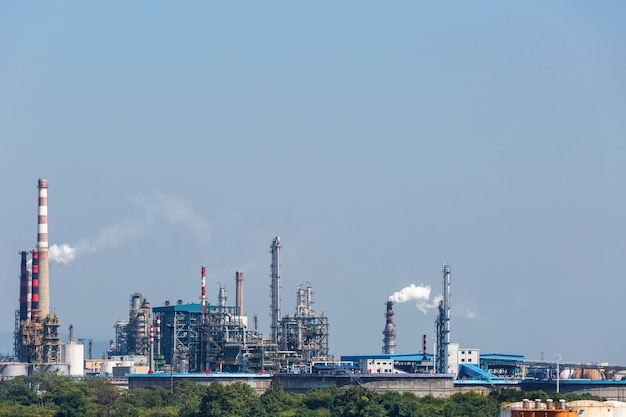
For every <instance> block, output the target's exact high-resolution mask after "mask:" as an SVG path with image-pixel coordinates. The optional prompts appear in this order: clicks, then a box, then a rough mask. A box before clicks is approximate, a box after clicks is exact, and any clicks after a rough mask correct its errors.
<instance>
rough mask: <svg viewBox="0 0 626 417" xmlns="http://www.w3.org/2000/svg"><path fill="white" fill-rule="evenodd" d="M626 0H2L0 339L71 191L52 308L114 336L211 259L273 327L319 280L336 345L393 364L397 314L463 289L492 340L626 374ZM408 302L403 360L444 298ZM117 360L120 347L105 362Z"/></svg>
mask: <svg viewBox="0 0 626 417" xmlns="http://www.w3.org/2000/svg"><path fill="white" fill-rule="evenodd" d="M625 9H626V6H624V5H623V4H622V3H621V2H602V3H589V2H578V1H574V2H571V1H568V2H565V1H556V2H550V3H547V4H546V3H545V2H534V1H531V2H523V3H520V4H510V3H509V4H503V3H501V2H450V3H440V2H439V3H429V2H395V3H392V4H389V3H388V2H386V3H383V2H370V1H365V2H353V1H347V2H310V3H301V2H263V3H261V2H257V3H251V4H243V3H226V2H188V3H185V4H182V5H181V4H174V3H171V2H131V3H128V2H100V3H95V2H91V3H84V2H55V3H47V2H39V3H37V2H32V3H14V2H13V3H9V2H7V3H3V4H2V5H1V6H0V52H1V53H0V138H1V143H2V147H1V151H0V173H1V175H0V187H1V190H2V195H3V196H4V198H3V204H2V205H1V206H0V230H1V231H2V233H1V234H0V275H1V276H2V279H3V282H4V285H3V288H4V291H2V292H1V293H0V333H3V334H5V337H4V340H5V341H4V342H3V343H4V345H0V352H10V351H11V349H12V339H11V336H10V334H11V332H12V331H13V328H14V311H15V310H16V309H17V308H18V296H19V281H18V275H19V256H18V251H19V250H22V249H29V248H32V247H33V246H34V245H35V239H36V231H37V229H36V219H37V217H36V216H37V190H36V184H37V178H39V177H46V178H48V180H49V183H50V189H49V229H50V243H51V244H58V245H61V244H67V245H70V246H71V247H73V248H75V249H76V257H75V259H74V260H73V261H72V262H71V263H68V264H67V265H54V266H53V267H52V268H51V305H52V306H53V308H55V311H56V313H57V314H59V316H60V319H61V321H62V322H63V327H64V330H65V331H66V330H67V328H66V326H68V325H69V324H73V325H74V330H75V334H76V336H77V337H79V338H93V339H95V340H108V339H111V338H113V337H114V329H113V325H114V322H115V320H118V319H124V318H126V317H127V315H128V300H129V297H130V294H131V293H133V292H141V293H142V294H143V295H144V296H145V297H147V298H148V299H149V300H150V301H151V303H152V305H153V306H159V305H162V303H163V301H164V300H166V299H169V300H175V299H183V300H184V301H185V302H197V301H198V297H199V294H200V266H201V265H206V267H207V278H208V295H209V301H210V302H213V303H215V302H216V298H217V291H218V285H219V284H218V282H219V283H223V284H224V285H226V287H227V290H228V294H229V301H231V302H232V303H234V295H235V294H234V273H235V270H237V269H241V270H243V272H244V292H245V295H244V303H245V310H246V312H247V313H248V314H249V315H253V314H257V315H258V317H259V325H260V329H261V330H262V331H263V332H264V333H266V334H269V318H270V314H269V306H270V299H269V295H270V281H269V277H268V274H269V266H270V255H269V244H270V242H271V240H272V238H273V237H274V236H276V235H279V236H280V237H281V240H282V242H283V251H282V270H283V291H282V294H283V295H282V307H283V312H289V313H293V312H294V311H295V304H296V287H297V286H298V285H300V284H306V283H310V284H311V285H312V287H313V289H314V291H315V294H314V297H315V306H314V307H315V310H316V311H317V312H320V313H321V312H324V313H325V314H326V315H327V316H328V318H329V322H330V338H329V343H330V350H331V353H332V354H334V355H337V356H339V355H350V354H365V353H379V352H380V351H381V348H382V338H383V336H382V330H383V328H384V324H385V317H384V313H385V302H386V301H387V299H388V297H389V296H390V295H391V294H393V293H394V292H396V291H399V290H401V289H402V288H404V287H407V286H410V285H411V284H415V285H417V286H430V287H431V299H433V298H434V297H436V296H437V295H439V294H441V267H442V264H443V263H444V262H447V263H449V264H450V266H451V270H452V294H451V303H452V325H451V330H452V333H451V335H452V336H451V339H452V341H453V342H456V343H459V344H460V345H461V346H462V347H465V348H479V349H480V350H481V352H483V353H512V354H522V355H526V356H527V357H528V358H530V359H539V358H540V357H542V356H544V357H545V358H546V359H551V358H553V357H554V355H555V354H557V353H559V354H561V356H562V358H563V360H564V361H570V360H571V361H583V362H595V361H608V362H611V363H618V364H626V357H625V356H624V354H623V349H622V346H623V345H624V344H625V343H626V336H624V335H623V334H622V333H623V332H621V331H620V330H621V324H622V317H621V310H622V308H621V307H622V305H623V299H624V294H625V290H626V286H625V285H624V284H623V276H622V275H623V272H622V271H624V270H625V269H626V258H625V257H624V253H625V252H626V239H625V237H624V234H625V231H626V223H625V221H624V213H625V212H626V200H625V197H624V196H623V192H621V190H623V189H624V188H625V187H624V186H625V185H626V173H625V170H624V166H625V164H624V162H625V158H626V138H625V132H626V118H625V117H624V115H625V114H626V77H625V76H624V74H626V54H625V53H624V51H625V50H626V29H625V28H624V25H623V16H624V15H625V14H624V13H625V12H626V10H625ZM394 308H395V312H396V315H395V322H396V329H397V332H398V336H397V352H399V353H403V352H417V351H419V350H420V349H421V337H422V335H423V334H426V335H427V336H428V337H429V338H432V337H433V336H434V318H435V314H434V311H427V312H426V313H423V312H422V311H421V310H420V309H418V308H417V307H416V305H415V303H411V302H406V303H399V304H396V305H395V306H394ZM96 354H97V352H96Z"/></svg>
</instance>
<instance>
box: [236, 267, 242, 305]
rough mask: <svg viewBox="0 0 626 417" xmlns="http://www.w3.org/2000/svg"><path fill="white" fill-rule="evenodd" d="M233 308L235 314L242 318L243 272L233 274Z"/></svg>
mask: <svg viewBox="0 0 626 417" xmlns="http://www.w3.org/2000/svg"><path fill="white" fill-rule="evenodd" d="M235 307H236V308H237V314H238V315H239V316H243V272H241V271H236V272H235Z"/></svg>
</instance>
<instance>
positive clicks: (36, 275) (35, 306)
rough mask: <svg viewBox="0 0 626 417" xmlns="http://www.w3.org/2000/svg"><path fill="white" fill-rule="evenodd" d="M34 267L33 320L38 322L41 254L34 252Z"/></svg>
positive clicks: (32, 290)
mask: <svg viewBox="0 0 626 417" xmlns="http://www.w3.org/2000/svg"><path fill="white" fill-rule="evenodd" d="M32 254H33V265H32V281H33V282H32V289H31V292H32V294H31V299H32V301H31V318H32V319H33V320H36V319H37V318H39V252H37V249H35V250H33V252H32Z"/></svg>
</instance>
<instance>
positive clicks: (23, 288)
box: [20, 251, 28, 322]
mask: <svg viewBox="0 0 626 417" xmlns="http://www.w3.org/2000/svg"><path fill="white" fill-rule="evenodd" d="M20 255H21V257H22V260H21V263H20V322H22V321H26V320H28V268H26V258H27V256H28V252H26V251H21V252H20Z"/></svg>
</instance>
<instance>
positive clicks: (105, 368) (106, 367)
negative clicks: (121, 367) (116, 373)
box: [100, 361, 117, 375]
mask: <svg viewBox="0 0 626 417" xmlns="http://www.w3.org/2000/svg"><path fill="white" fill-rule="evenodd" d="M114 366H117V363H116V362H115V361H103V362H102V364H101V365H100V372H101V373H103V374H106V375H113V367H114Z"/></svg>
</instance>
